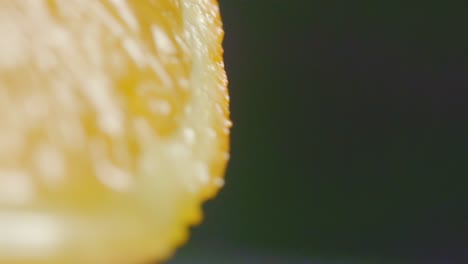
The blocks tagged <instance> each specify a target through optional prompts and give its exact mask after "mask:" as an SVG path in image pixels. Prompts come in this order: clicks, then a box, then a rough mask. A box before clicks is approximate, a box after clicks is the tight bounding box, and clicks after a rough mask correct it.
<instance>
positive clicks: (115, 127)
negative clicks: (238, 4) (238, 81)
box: [0, 0, 230, 264]
mask: <svg viewBox="0 0 468 264" xmlns="http://www.w3.org/2000/svg"><path fill="white" fill-rule="evenodd" d="M222 34H223V33H222V28H221V22H220V19H219V12H218V8H217V4H216V2H215V1H210V0H158V1H151V0H142V1H130V0H128V1H122V0H102V1H94V0H68V1H61V0H55V1H52V0H49V1H46V0H23V1H2V2H0V36H2V41H1V42H0V263H49V264H53V263H67V264H73V263H102V264H105V263H122V264H124V263H140V262H141V261H148V260H162V259H165V258H167V257H168V256H169V255H170V254H171V253H172V251H173V249H174V247H176V246H177V245H179V244H180V243H182V242H183V241H184V240H185V239H186V237H187V226H188V225H189V224H194V223H196V222H198V221H200V218H201V212H200V203H201V202H203V201H204V200H205V199H207V198H209V197H212V196H213V195H214V194H215V192H216V191H217V190H218V189H219V188H220V187H221V186H222V184H223V180H222V174H223V173H224V167H225V164H226V161H227V159H228V154H227V150H228V134H229V126H230V122H229V119H228V96H227V90H226V76H225V73H224V66H223V60H222V48H221V40H222V36H223V35H222Z"/></svg>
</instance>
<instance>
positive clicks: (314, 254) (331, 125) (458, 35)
mask: <svg viewBox="0 0 468 264" xmlns="http://www.w3.org/2000/svg"><path fill="white" fill-rule="evenodd" d="M220 5H221V13H222V17H223V19H224V25H225V30H226V37H225V43H224V46H225V62H226V69H227V72H228V76H229V79H230V93H231V100H232V119H233V121H234V127H233V130H232V160H231V162H230V164H229V169H228V173H227V184H226V186H225V188H224V189H223V190H222V192H221V193H220V194H219V196H218V197H217V198H216V199H215V200H213V201H210V202H208V203H207V204H206V206H205V212H206V215H205V221H204V223H203V224H202V225H201V226H199V227H196V228H194V229H193V233H192V238H191V240H190V242H189V244H188V245H186V246H185V247H184V248H182V249H181V250H180V251H178V253H177V255H176V257H175V258H174V259H173V260H172V261H170V262H169V263H170V264H185V263H190V264H197V263H208V264H209V263H221V264H223V263H226V264H228V263H273V264H275V263H276V264H280V263H291V264H294V263H301V264H306V263H311V264H315V263H321V264H322V263H323V264H327V263H342V264H347V263H447V264H450V263H454V264H463V263H468V217H467V216H468V192H467V188H468V178H467V175H468V161H467V158H468V90H467V89H468V60H467V56H466V55H467V53H468V41H467V37H466V25H468V19H467V18H468V17H467V15H466V9H465V8H464V7H463V6H461V5H460V6H456V5H455V4H451V3H449V2H444V1H426V2H423V3H410V2H401V3H400V2H395V1H335V0H327V1H300V0H288V1H282V0H281V1H280V0H220Z"/></svg>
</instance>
